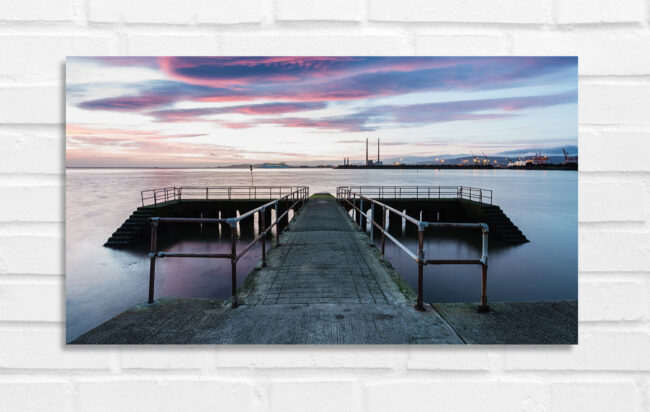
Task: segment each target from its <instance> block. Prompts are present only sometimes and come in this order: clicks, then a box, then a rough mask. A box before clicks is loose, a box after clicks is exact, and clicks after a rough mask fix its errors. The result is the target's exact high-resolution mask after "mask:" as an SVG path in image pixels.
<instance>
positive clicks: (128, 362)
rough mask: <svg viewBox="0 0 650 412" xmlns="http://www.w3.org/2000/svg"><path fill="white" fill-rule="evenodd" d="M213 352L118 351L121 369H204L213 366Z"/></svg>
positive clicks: (148, 348) (152, 348)
mask: <svg viewBox="0 0 650 412" xmlns="http://www.w3.org/2000/svg"><path fill="white" fill-rule="evenodd" d="M213 358H214V350H213V349H208V348H203V347H199V348H196V347H187V348H183V350H182V351H179V350H178V348H169V347H165V346H160V347H156V346H143V347H137V346H125V347H123V348H121V350H120V365H121V366H122V368H123V369H159V370H162V369H206V368H210V367H212V366H213V364H214V360H213Z"/></svg>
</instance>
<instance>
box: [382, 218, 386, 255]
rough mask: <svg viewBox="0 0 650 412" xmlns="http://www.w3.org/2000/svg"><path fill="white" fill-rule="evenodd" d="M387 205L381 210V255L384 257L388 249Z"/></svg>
mask: <svg viewBox="0 0 650 412" xmlns="http://www.w3.org/2000/svg"><path fill="white" fill-rule="evenodd" d="M385 231H386V206H382V212H381V257H382V258H383V257H384V252H385V251H386V233H385Z"/></svg>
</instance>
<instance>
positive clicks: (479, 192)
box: [478, 189, 483, 204]
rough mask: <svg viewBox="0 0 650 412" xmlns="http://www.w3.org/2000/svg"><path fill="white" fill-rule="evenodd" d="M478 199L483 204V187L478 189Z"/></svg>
mask: <svg viewBox="0 0 650 412" xmlns="http://www.w3.org/2000/svg"><path fill="white" fill-rule="evenodd" d="M478 201H479V203H481V204H483V189H479V190H478Z"/></svg>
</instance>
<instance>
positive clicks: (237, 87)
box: [66, 56, 578, 345]
mask: <svg viewBox="0 0 650 412" xmlns="http://www.w3.org/2000/svg"><path fill="white" fill-rule="evenodd" d="M577 67H578V59H577V58H576V57H363V56H347V57H328V56H324V57H317V56H303V57H295V56H289V57H278V56H272V57H269V56H260V57H237V56H232V57H203V56H202V57H169V56H161V57H69V58H68V59H67V61H66V342H67V343H69V344H75V345H81V344H328V345H329V344H458V345H465V344H576V343H577V341H578V326H577V325H578V315H577V308H578V302H577V295H578V293H577V292H578V265H577V264H578V222H577V220H578V219H577V217H578V207H577V206H578V194H577V191H578V173H577V170H578V147H577V145H578V138H577V135H578V130H577V100H578V91H577Z"/></svg>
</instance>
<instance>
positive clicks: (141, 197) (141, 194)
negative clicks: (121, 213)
mask: <svg viewBox="0 0 650 412" xmlns="http://www.w3.org/2000/svg"><path fill="white" fill-rule="evenodd" d="M140 199H142V207H144V192H140Z"/></svg>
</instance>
